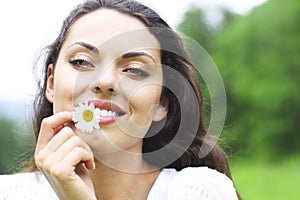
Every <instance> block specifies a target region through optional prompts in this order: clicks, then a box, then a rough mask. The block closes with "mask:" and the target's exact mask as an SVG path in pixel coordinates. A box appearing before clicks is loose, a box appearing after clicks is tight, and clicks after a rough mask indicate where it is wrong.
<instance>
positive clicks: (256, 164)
mask: <svg viewBox="0 0 300 200" xmlns="http://www.w3.org/2000/svg"><path fill="white" fill-rule="evenodd" d="M230 165H231V171H232V176H233V180H234V183H235V186H236V188H237V190H238V192H239V193H240V195H241V196H242V198H243V200H269V199H270V200H300V155H295V156H290V157H288V158H282V159H281V160H280V161H276V162H266V161H262V160H260V161H256V160H253V159H252V160H247V159H239V160H231V162H230Z"/></svg>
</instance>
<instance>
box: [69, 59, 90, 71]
mask: <svg viewBox="0 0 300 200" xmlns="http://www.w3.org/2000/svg"><path fill="white" fill-rule="evenodd" d="M69 63H70V64H71V65H72V66H74V67H76V68H79V69H87V68H95V67H94V65H92V64H91V63H89V62H88V61H86V60H85V59H82V58H75V59H71V60H70V61H69Z"/></svg>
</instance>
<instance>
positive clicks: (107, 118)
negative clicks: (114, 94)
mask: <svg viewBox="0 0 300 200" xmlns="http://www.w3.org/2000/svg"><path fill="white" fill-rule="evenodd" d="M88 103H89V104H90V103H93V104H94V106H95V112H96V115H98V116H99V117H100V121H99V124H103V125H104V124H111V123H114V122H115V121H116V120H118V119H119V118H121V117H122V116H123V115H125V114H126V112H125V111H124V110H122V109H121V108H120V107H119V106H118V105H116V104H113V103H112V102H109V101H101V100H91V101H88Z"/></svg>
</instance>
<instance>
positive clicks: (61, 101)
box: [53, 68, 83, 113]
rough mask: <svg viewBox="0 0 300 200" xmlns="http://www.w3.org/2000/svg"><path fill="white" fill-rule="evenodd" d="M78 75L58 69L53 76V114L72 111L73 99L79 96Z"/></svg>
mask: <svg viewBox="0 0 300 200" xmlns="http://www.w3.org/2000/svg"><path fill="white" fill-rule="evenodd" d="M77 77H78V73H74V72H72V71H70V70H69V71H68V70H64V69H59V68H58V70H56V71H55V75H54V102H53V106H54V113H57V112H60V111H65V110H68V111H71V110H73V99H74V98H76V96H78V95H79V93H80V91H81V90H83V89H82V88H79V87H78V85H79V84H77V82H78V78H77Z"/></svg>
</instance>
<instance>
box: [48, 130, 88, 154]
mask: <svg viewBox="0 0 300 200" xmlns="http://www.w3.org/2000/svg"><path fill="white" fill-rule="evenodd" d="M74 136H75V133H74V132H73V130H72V129H71V128H70V127H64V128H63V129H61V130H60V131H59V133H57V134H56V135H54V136H53V138H52V139H51V140H50V141H49V142H48V144H47V145H46V146H45V147H44V148H43V150H45V151H46V152H48V153H49V154H50V153H54V152H56V151H58V150H59V149H60V148H61V146H62V145H64V144H65V143H66V142H68V141H69V140H70V139H71V138H72V137H74ZM74 146H75V144H74ZM74 146H72V148H74ZM78 146H79V142H78ZM81 146H83V145H81Z"/></svg>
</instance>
